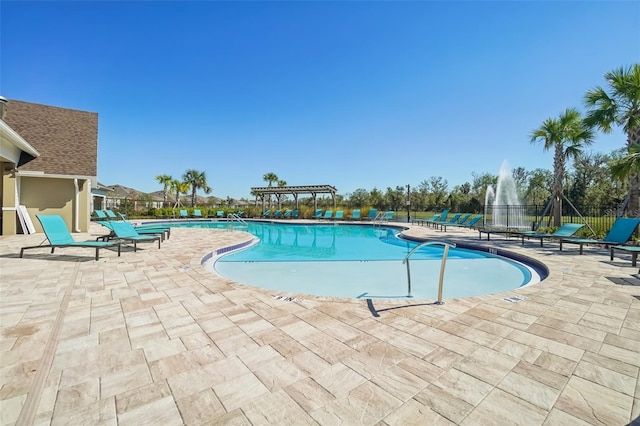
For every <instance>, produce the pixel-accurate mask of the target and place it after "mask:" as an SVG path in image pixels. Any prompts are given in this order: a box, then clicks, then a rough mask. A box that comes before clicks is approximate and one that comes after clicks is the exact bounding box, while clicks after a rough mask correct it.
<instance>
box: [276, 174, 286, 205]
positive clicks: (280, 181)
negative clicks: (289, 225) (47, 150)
mask: <svg viewBox="0 0 640 426" xmlns="http://www.w3.org/2000/svg"><path fill="white" fill-rule="evenodd" d="M283 186H287V181H286V180H280V179H278V188H282V187H283ZM282 196H283V194H276V199H277V200H278V208H279V209H281V208H282V201H283V200H284V199H283V197H282Z"/></svg>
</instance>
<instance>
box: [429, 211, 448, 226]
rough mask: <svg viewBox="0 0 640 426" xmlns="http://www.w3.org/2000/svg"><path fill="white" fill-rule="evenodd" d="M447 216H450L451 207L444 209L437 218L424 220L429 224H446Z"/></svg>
mask: <svg viewBox="0 0 640 426" xmlns="http://www.w3.org/2000/svg"><path fill="white" fill-rule="evenodd" d="M447 216H449V209H444V210H442V213H440V215H439V216H436V218H435V219H427V220H425V221H424V223H426V224H427V225H428V226H431V225H433V224H435V223H440V224H444V223H446V222H447Z"/></svg>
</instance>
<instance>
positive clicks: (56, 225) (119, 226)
mask: <svg viewBox="0 0 640 426" xmlns="http://www.w3.org/2000/svg"><path fill="white" fill-rule="evenodd" d="M36 218H37V219H38V221H39V222H40V224H41V225H42V230H43V232H44V234H45V236H46V241H48V242H49V243H48V244H44V241H43V243H41V244H39V245H37V246H28V247H22V248H21V249H20V257H21V258H22V257H23V256H24V251H25V250H29V249H37V248H45V247H46V248H51V253H53V252H54V251H55V249H56V248H64V247H85V248H91V249H94V250H95V259H96V260H98V259H99V258H100V249H101V248H116V249H117V250H118V256H120V253H121V245H122V243H123V242H124V243H131V244H133V251H134V252H135V251H137V249H138V243H139V242H155V241H157V242H158V248H160V243H161V241H164V239H165V236H166V238H169V235H170V229H171V228H169V227H167V226H161V225H148V226H147V225H145V226H133V224H132V223H131V222H128V221H126V220H124V219H122V220H105V221H98V223H99V224H100V225H102V226H104V227H105V228H107V229H108V230H109V233H108V234H107V235H104V236H101V237H98V238H97V239H96V241H76V240H75V239H74V238H73V236H72V235H71V233H70V232H69V229H68V227H67V224H66V222H65V221H64V219H63V218H62V216H60V215H36Z"/></svg>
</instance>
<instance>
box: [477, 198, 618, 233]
mask: <svg viewBox="0 0 640 426" xmlns="http://www.w3.org/2000/svg"><path fill="white" fill-rule="evenodd" d="M484 215H485V216H484V223H485V225H496V226H506V227H518V228H527V229H532V230H535V229H537V228H549V227H553V226H554V218H553V209H549V208H547V206H546V205H517V206H506V205H505V206H491V207H488V208H485V211H484ZM617 215H618V212H617V211H616V209H615V208H612V207H611V206H607V207H603V206H572V205H571V204H569V203H566V202H564V203H562V221H561V223H562V224H564V223H584V224H586V225H588V226H587V229H588V228H591V229H593V231H594V232H595V233H596V234H605V233H606V232H607V231H608V230H609V229H611V226H612V225H613V222H614V221H615V219H616V217H617Z"/></svg>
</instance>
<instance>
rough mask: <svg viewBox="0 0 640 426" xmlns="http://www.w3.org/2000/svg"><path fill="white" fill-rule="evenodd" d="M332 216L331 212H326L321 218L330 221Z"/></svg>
mask: <svg viewBox="0 0 640 426" xmlns="http://www.w3.org/2000/svg"><path fill="white" fill-rule="evenodd" d="M332 216H333V210H327V211H326V212H324V216H322V218H323V219H331V217H332Z"/></svg>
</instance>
